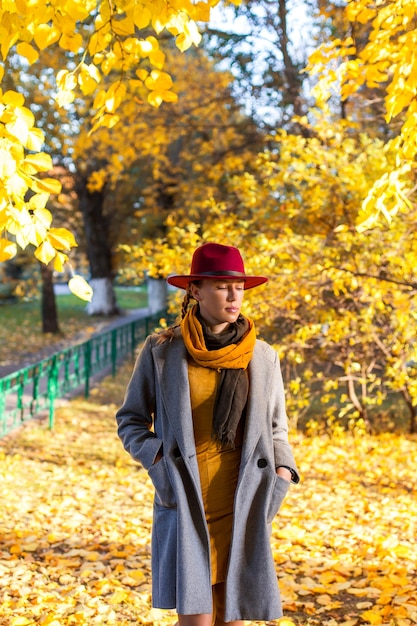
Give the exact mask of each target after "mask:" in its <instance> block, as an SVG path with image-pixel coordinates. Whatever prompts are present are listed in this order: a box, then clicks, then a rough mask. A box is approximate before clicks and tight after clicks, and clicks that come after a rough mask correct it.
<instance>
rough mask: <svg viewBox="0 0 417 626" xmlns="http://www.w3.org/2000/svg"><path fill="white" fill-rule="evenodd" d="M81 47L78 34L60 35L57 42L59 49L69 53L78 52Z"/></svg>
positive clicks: (81, 41)
mask: <svg viewBox="0 0 417 626" xmlns="http://www.w3.org/2000/svg"><path fill="white" fill-rule="evenodd" d="M82 45H83V38H82V37H81V35H80V34H79V33H75V32H72V33H62V35H61V38H60V40H59V46H60V48H63V49H64V50H69V51H70V52H74V53H76V52H78V51H79V50H80V48H81V47H82Z"/></svg>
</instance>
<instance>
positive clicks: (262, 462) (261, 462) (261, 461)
mask: <svg viewBox="0 0 417 626" xmlns="http://www.w3.org/2000/svg"><path fill="white" fill-rule="evenodd" d="M267 465H268V461H267V460H266V459H259V460H258V467H260V468H263V467H266V466H267Z"/></svg>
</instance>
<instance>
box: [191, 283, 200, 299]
mask: <svg viewBox="0 0 417 626" xmlns="http://www.w3.org/2000/svg"><path fill="white" fill-rule="evenodd" d="M190 296H191V297H192V298H194V300H197V302H198V301H199V299H200V294H199V289H198V287H197V286H196V285H192V284H191V285H190Z"/></svg>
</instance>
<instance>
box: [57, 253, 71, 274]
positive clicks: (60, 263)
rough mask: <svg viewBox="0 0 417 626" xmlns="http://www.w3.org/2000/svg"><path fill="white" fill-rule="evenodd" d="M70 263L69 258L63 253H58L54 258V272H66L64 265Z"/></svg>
mask: <svg viewBox="0 0 417 626" xmlns="http://www.w3.org/2000/svg"><path fill="white" fill-rule="evenodd" d="M67 261H68V256H67V255H66V254H64V253H63V252H57V253H56V256H55V258H54V270H55V271H56V272H60V273H62V272H63V271H64V265H65V263H66V262H67Z"/></svg>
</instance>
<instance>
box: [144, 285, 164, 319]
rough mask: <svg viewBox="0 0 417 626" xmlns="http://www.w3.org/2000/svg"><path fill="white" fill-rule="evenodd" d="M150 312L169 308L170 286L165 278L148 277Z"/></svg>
mask: <svg viewBox="0 0 417 626" xmlns="http://www.w3.org/2000/svg"><path fill="white" fill-rule="evenodd" d="M147 283H148V308H149V313H150V314H151V315H152V314H153V313H158V312H159V311H163V310H165V309H166V308H167V301H168V300H167V299H168V286H167V282H166V280H165V279H163V280H162V279H156V278H148V280H147Z"/></svg>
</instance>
